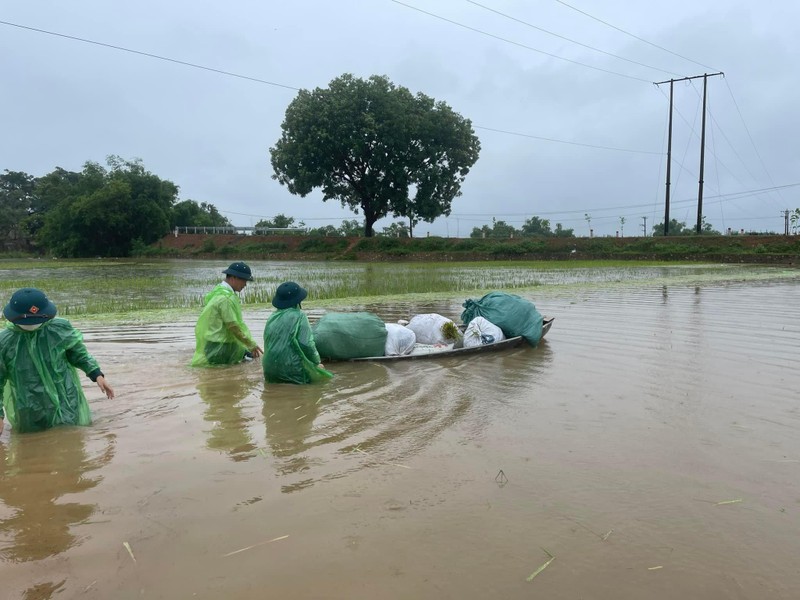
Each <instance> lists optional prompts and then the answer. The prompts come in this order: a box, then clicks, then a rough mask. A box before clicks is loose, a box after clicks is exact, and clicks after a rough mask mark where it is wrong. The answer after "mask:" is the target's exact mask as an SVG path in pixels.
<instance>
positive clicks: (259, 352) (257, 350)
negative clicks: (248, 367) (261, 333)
mask: <svg viewBox="0 0 800 600" xmlns="http://www.w3.org/2000/svg"><path fill="white" fill-rule="evenodd" d="M250 354H252V355H253V358H258V357H259V356H261V355H262V354H264V351H263V350H262V349H261V348H260V347H259V346H256V347H255V348H252V349H251V350H250Z"/></svg>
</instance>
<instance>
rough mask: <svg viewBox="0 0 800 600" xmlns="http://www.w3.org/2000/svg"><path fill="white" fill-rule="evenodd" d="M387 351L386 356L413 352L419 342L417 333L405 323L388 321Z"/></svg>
mask: <svg viewBox="0 0 800 600" xmlns="http://www.w3.org/2000/svg"><path fill="white" fill-rule="evenodd" d="M386 332H387V336H386V351H385V353H384V356H402V355H404V354H411V351H412V350H414V344H416V342H417V336H416V334H415V333H414V332H413V331H412V330H411V329H409V328H408V327H404V326H403V325H399V324H397V323H386Z"/></svg>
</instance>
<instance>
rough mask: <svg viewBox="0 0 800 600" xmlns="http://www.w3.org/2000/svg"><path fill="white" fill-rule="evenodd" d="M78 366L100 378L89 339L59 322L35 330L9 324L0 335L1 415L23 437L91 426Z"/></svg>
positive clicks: (50, 322) (58, 319)
mask: <svg viewBox="0 0 800 600" xmlns="http://www.w3.org/2000/svg"><path fill="white" fill-rule="evenodd" d="M76 368H78V369H80V370H81V371H83V372H84V373H86V374H87V375H90V374H91V376H92V377H96V376H97V375H99V374H100V367H99V366H98V364H97V361H96V360H95V359H94V358H93V357H92V356H91V355H90V354H89V352H88V351H87V350H86V346H84V344H83V335H82V334H81V332H80V331H78V330H77V329H75V328H74V327H73V326H72V325H71V324H70V322H69V321H67V320H66V319H60V318H55V319H52V320H50V321H48V322H46V323H44V324H42V326H41V327H40V328H38V329H36V330H35V331H23V330H22V329H20V328H19V327H17V326H16V325H14V324H12V323H8V324H7V325H6V326H5V328H4V329H3V330H2V331H0V395H1V396H2V398H0V400H1V401H0V415H2V412H3V409H5V416H6V417H7V418H8V421H9V422H10V423H11V426H12V427H13V428H14V430H15V431H17V432H19V433H24V432H29V431H40V430H43V429H48V428H50V427H53V426H55V425H90V424H91V420H92V416H91V412H90V410H89V405H88V403H87V402H86V396H85V395H84V394H83V390H82V389H81V383H80V379H79V377H78V372H77V371H76Z"/></svg>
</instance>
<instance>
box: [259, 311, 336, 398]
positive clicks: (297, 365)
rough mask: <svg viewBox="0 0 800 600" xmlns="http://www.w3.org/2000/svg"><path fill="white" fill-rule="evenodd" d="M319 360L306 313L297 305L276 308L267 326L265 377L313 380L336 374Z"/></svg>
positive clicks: (296, 381)
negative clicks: (321, 365) (322, 365)
mask: <svg viewBox="0 0 800 600" xmlns="http://www.w3.org/2000/svg"><path fill="white" fill-rule="evenodd" d="M319 363H320V358H319V352H317V347H316V345H315V344H314V334H313V333H312V332H311V325H310V324H309V322H308V317H307V316H306V315H305V313H304V312H303V311H302V310H300V309H299V308H297V307H292V308H284V309H280V310H278V311H276V312H275V313H274V314H273V315H272V316H271V317H270V318H269V320H268V321H267V324H266V326H265V327H264V356H263V357H262V359H261V364H262V366H263V367H264V379H266V380H267V381H269V382H270V383H281V382H283V383H311V382H314V381H323V380H325V379H330V378H331V377H333V373H331V372H329V371H326V370H325V369H321V368H320V367H319Z"/></svg>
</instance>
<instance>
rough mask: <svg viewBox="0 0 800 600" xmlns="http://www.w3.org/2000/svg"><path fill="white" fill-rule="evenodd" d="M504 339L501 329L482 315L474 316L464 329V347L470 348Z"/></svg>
mask: <svg viewBox="0 0 800 600" xmlns="http://www.w3.org/2000/svg"><path fill="white" fill-rule="evenodd" d="M504 339H506V336H505V335H503V330H502V329H500V328H499V327H498V326H497V325H495V324H494V323H492V322H490V321H489V320H488V319H484V318H483V317H475V318H474V319H472V321H470V322H469V325H467V328H466V329H465V330H464V347H465V348H472V347H473V346H480V345H481V344H492V343H494V342H502V341H503V340H504Z"/></svg>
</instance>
